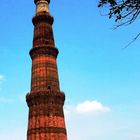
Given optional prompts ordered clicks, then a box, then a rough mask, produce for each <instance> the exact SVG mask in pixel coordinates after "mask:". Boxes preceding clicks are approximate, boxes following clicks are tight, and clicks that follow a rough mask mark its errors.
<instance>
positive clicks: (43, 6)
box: [35, 0, 50, 14]
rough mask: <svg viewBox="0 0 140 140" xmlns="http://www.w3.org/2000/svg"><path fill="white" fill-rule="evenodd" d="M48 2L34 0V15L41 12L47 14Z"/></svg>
mask: <svg viewBox="0 0 140 140" xmlns="http://www.w3.org/2000/svg"><path fill="white" fill-rule="evenodd" d="M49 2H50V0H35V4H36V14H38V13H41V12H47V13H49Z"/></svg>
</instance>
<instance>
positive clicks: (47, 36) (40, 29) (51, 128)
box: [26, 0, 67, 140]
mask: <svg viewBox="0 0 140 140" xmlns="http://www.w3.org/2000/svg"><path fill="white" fill-rule="evenodd" d="M34 3H35V4H36V14H35V16H34V17H33V19H32V22H33V25H34V38H33V48H32V49H31V51H30V56H31V59H32V79H31V91H30V93H28V94H27V96H26V101H27V104H28V107H29V120H28V131H27V140H67V133H66V127H65V119H64V113H63V105H64V101H65V95H64V93H63V92H61V91H60V88H59V78H58V71H57V63H56V58H57V55H58V49H57V48H55V43H54V37H53V30H52V24H53V17H52V16H51V15H50V13H49V3H50V0H34Z"/></svg>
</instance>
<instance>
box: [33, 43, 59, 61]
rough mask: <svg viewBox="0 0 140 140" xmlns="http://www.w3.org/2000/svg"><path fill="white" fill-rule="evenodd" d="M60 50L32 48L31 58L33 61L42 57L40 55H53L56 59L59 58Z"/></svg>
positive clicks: (43, 47)
mask: <svg viewBox="0 0 140 140" xmlns="http://www.w3.org/2000/svg"><path fill="white" fill-rule="evenodd" d="M58 53H59V52H58V49H57V48H52V47H45V46H42V47H38V48H32V49H31V50H30V56H31V58H32V59H33V58H34V57H36V56H40V55H51V56H53V57H55V58H57V55H58Z"/></svg>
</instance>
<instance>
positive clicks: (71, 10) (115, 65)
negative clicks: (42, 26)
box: [0, 0, 140, 140]
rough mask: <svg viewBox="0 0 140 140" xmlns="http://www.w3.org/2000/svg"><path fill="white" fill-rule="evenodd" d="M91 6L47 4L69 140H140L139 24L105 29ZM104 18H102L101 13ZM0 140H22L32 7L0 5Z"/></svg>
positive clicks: (62, 1) (64, 0)
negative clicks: (56, 50) (50, 16)
mask: <svg viewBox="0 0 140 140" xmlns="http://www.w3.org/2000/svg"><path fill="white" fill-rule="evenodd" d="M97 2H98V1H97V0H95V1H91V0H86V1H84V0H82V1H79V0H77V1H71V0H59V1H55V0H52V2H51V5H50V10H51V14H52V15H53V16H54V18H55V22H54V25H53V29H54V35H55V44H56V46H57V47H58V48H59V52H60V53H59V56H58V68H59V79H60V85H61V90H63V91H64V92H65V94H66V102H65V116H66V124H67V130H68V138H69V140H94V139H96V140H124V139H127V140H140V119H139V116H140V111H139V108H140V94H139V93H140V86H139V83H140V63H139V62H140V57H139V56H140V47H139V46H140V39H138V40H137V41H136V42H134V43H133V44H132V45H131V46H129V47H128V48H127V49H125V50H123V49H122V48H123V47H125V46H126V45H127V44H128V42H130V41H131V40H132V39H133V37H135V35H136V34H137V33H138V32H139V31H140V30H139V21H137V22H136V23H134V24H133V25H130V26H127V27H123V28H119V29H117V30H112V27H113V25H115V23H114V22H113V20H108V18H107V17H105V16H101V14H100V12H101V10H99V9H98V8H97ZM103 11H106V9H105V10H103ZM0 13H1V15H0V21H1V22H0V114H1V115H0V124H1V125H0V139H4V140H9V139H10V140H19V139H20V140H26V130H27V119H28V108H27V105H26V102H25V95H26V93H27V92H29V91H30V79H31V76H30V75H31V59H30V57H29V50H30V49H31V47H32V38H33V25H32V22H31V18H32V17H33V15H34V13H35V5H34V3H33V0H30V1H29V0H28V1H23V0H18V1H17V0H10V1H9V0H1V8H0Z"/></svg>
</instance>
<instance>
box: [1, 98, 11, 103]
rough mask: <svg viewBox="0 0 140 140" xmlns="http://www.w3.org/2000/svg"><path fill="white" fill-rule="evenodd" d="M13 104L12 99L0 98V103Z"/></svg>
mask: <svg viewBox="0 0 140 140" xmlns="http://www.w3.org/2000/svg"><path fill="white" fill-rule="evenodd" d="M11 102H13V99H10V98H5V97H0V103H11Z"/></svg>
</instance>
